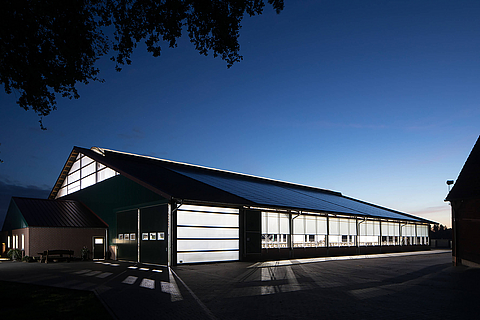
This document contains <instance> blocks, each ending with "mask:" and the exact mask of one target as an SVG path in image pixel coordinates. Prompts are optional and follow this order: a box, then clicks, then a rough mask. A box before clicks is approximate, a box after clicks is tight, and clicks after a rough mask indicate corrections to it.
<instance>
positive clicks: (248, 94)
mask: <svg viewBox="0 0 480 320" xmlns="http://www.w3.org/2000/svg"><path fill="white" fill-rule="evenodd" d="M479 16H480V2H479V1H439V0H436V1H333V0H332V1H293V0H291V1H289V0H286V1H285V9H284V11H283V12H282V13H281V14H279V15H277V14H275V12H274V10H273V9H271V8H270V7H269V6H268V5H267V6H266V8H265V12H264V14H262V15H261V16H257V17H252V18H250V17H246V18H245V19H244V20H243V28H242V30H241V36H240V44H241V54H242V55H243V56H244V60H243V61H242V62H241V63H238V64H236V65H234V66H233V67H232V68H230V69H227V68H226V63H225V62H224V61H222V60H221V59H219V58H213V56H212V55H209V56H208V57H204V56H202V55H200V54H198V53H197V52H196V51H195V50H194V48H193V46H192V45H191V44H190V43H189V41H188V39H186V38H182V39H181V40H180V41H179V43H178V47H177V48H175V49H169V48H167V46H164V47H163V50H162V56H161V57H160V58H153V57H151V56H150V55H149V54H148V53H146V52H145V51H144V50H142V49H143V48H142V47H140V49H139V50H137V52H136V53H135V55H134V57H133V64H132V65H131V66H128V67H125V68H124V70H123V71H122V72H120V73H117V72H115V71H114V68H113V67H114V66H113V64H112V63H111V62H110V61H109V60H108V58H104V59H101V60H100V61H99V62H98V65H99V67H100V68H101V70H102V73H101V77H103V78H104V79H105V80H106V83H103V84H102V83H91V84H89V85H87V86H83V85H80V86H79V87H78V88H79V93H80V95H81V98H80V99H79V100H74V101H70V100H62V99H61V98H60V100H59V101H58V110H57V111H54V112H53V113H52V114H51V115H50V116H48V117H46V118H45V119H44V124H45V126H46V127H47V128H48V130H47V131H41V130H40V129H39V126H38V122H37V121H38V119H37V116H36V115H35V114H34V113H33V112H26V111H24V110H23V109H21V108H20V107H18V106H17V105H16V104H15V100H16V97H15V96H14V95H9V96H8V95H6V94H5V93H3V91H2V93H1V94H0V103H1V108H0V143H1V146H0V152H1V153H0V158H1V159H3V160H4V163H3V164H0V196H1V197H3V199H5V198H6V197H7V196H8V195H10V194H11V193H15V194H16V195H19V196H22V195H24V194H27V191H28V192H30V193H29V194H28V196H31V193H32V192H33V193H35V194H39V195H44V194H45V193H46V194H48V191H49V190H50V189H51V188H52V187H53V184H54V182H55V181H56V179H57V177H58V175H59V174H60V171H61V169H62V167H63V165H64V163H65V161H66V159H67V157H68V155H69V153H70V151H71V149H72V147H73V146H74V145H77V146H81V147H86V148H90V147H92V146H100V147H105V148H110V149H116V150H121V151H127V152H133V153H139V154H146V155H152V156H156V157H160V158H165V159H171V160H176V161H182V162H188V163H194V164H200V165H204V166H209V167H214V168H220V169H227V170H232V171H237V172H243V173H249V174H253V175H259V176H264V177H269V178H274V179H279V180H285V181H291V182H296V183H301V184H307V185H312V186H317V187H320V188H326V189H332V190H335V191H340V192H342V193H343V194H345V195H347V196H351V197H354V198H358V199H361V200H365V201H368V202H372V203H375V204H379V205H383V206H386V207H390V208H393V209H396V210H400V211H404V212H408V213H411V214H415V215H419V216H422V217H425V218H427V219H431V220H435V221H438V222H440V223H443V224H447V225H450V221H449V219H450V212H449V206H448V204H446V203H444V202H443V199H444V198H445V196H446V193H447V191H448V189H447V186H446V184H445V181H446V180H447V179H456V177H457V176H458V173H459V172H460V170H461V168H462V166H463V164H464V162H465V160H466V158H467V156H468V154H469V152H470V150H471V149H472V147H473V144H474V143H475V141H476V139H477V137H478V135H479V134H480V130H479V129H480V108H479V102H480V77H479V75H480V19H479V18H478V17H479ZM2 89H3V88H2ZM45 190H47V191H45ZM5 203H8V202H5V201H3V202H1V203H0V220H1V216H2V213H4V212H5V211H6V210H7V207H6V205H7V204H5Z"/></svg>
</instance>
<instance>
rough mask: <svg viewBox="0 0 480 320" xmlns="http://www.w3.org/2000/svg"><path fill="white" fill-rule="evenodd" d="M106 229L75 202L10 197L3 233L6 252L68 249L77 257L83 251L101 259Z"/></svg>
mask: <svg viewBox="0 0 480 320" xmlns="http://www.w3.org/2000/svg"><path fill="white" fill-rule="evenodd" d="M107 228H108V225H107V224H106V223H105V222H104V221H102V219H100V218H99V217H98V216H97V215H96V214H95V213H93V212H92V211H90V210H89V209H88V208H87V207H86V206H85V205H83V204H82V203H80V202H78V201H74V200H48V199H31V198H19V197H12V199H11V201H10V205H9V207H8V211H7V215H6V217H5V221H4V224H3V232H2V234H3V243H5V244H6V249H19V250H21V251H22V252H23V255H25V256H31V257H37V256H39V255H40V254H41V253H43V252H44V251H47V250H69V251H73V256H75V257H78V258H80V257H81V253H82V249H83V248H86V249H87V250H88V252H89V253H92V254H93V255H92V256H91V257H93V258H97V259H103V258H105V252H106V251H105V249H106V242H105V240H106V235H107Z"/></svg>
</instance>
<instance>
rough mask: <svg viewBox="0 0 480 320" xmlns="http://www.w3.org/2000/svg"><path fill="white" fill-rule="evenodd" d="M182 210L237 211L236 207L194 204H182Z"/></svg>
mask: <svg viewBox="0 0 480 320" xmlns="http://www.w3.org/2000/svg"><path fill="white" fill-rule="evenodd" d="M180 210H182V211H203V212H219V213H237V214H238V209H232V208H221V207H207V206H194V205H182V206H181V207H180Z"/></svg>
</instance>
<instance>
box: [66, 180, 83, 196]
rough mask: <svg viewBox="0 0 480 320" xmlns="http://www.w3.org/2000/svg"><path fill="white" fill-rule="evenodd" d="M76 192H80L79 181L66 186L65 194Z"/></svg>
mask: <svg viewBox="0 0 480 320" xmlns="http://www.w3.org/2000/svg"><path fill="white" fill-rule="evenodd" d="M77 190H80V180H78V181H75V182H74V183H71V184H69V185H68V186H67V192H68V193H72V192H75V191H77Z"/></svg>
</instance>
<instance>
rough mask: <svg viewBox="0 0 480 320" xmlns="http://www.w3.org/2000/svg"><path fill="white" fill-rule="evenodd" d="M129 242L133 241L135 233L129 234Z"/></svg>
mask: <svg viewBox="0 0 480 320" xmlns="http://www.w3.org/2000/svg"><path fill="white" fill-rule="evenodd" d="M130 240H132V241H135V233H130Z"/></svg>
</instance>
